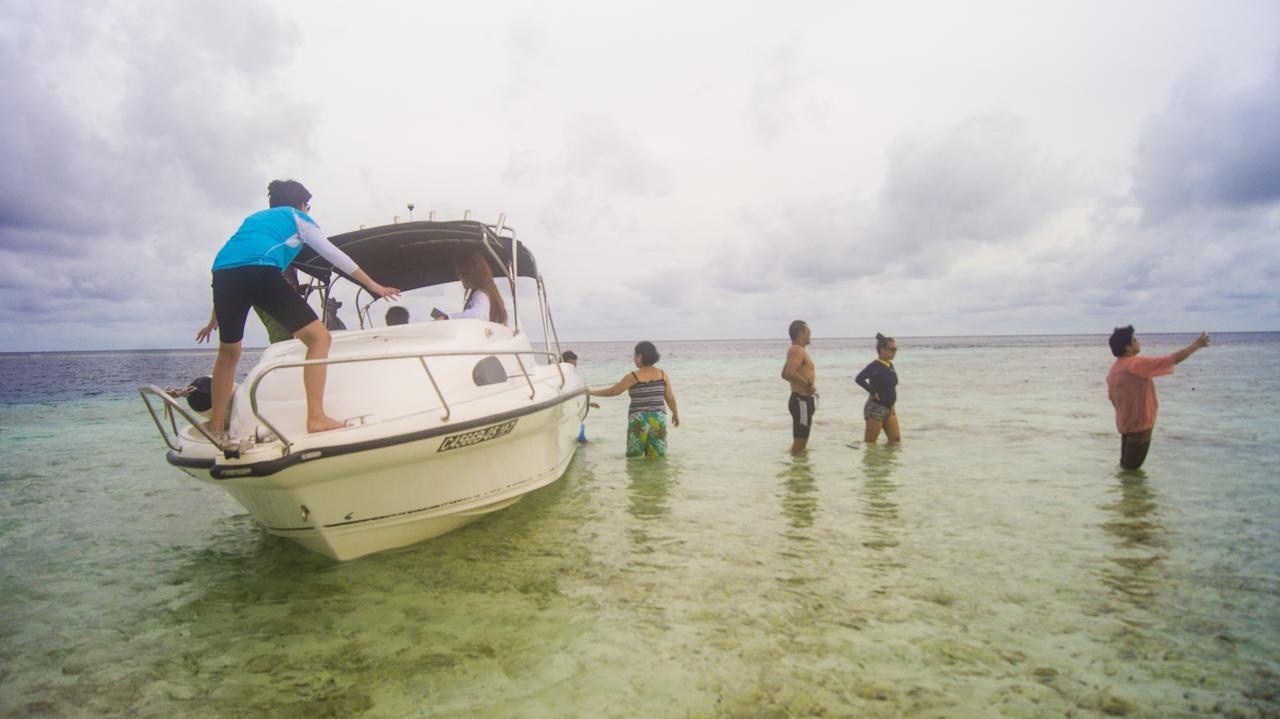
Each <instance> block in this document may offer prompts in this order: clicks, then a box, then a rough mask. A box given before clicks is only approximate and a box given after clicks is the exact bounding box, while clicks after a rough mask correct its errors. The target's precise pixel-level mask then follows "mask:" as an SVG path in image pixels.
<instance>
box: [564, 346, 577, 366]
mask: <svg viewBox="0 0 1280 719" xmlns="http://www.w3.org/2000/svg"><path fill="white" fill-rule="evenodd" d="M560 361H561V362H568V363H569V364H571V365H573V366H574V367H577V366H578V353H577V352H574V351H573V350H565V351H564V354H562V355H560Z"/></svg>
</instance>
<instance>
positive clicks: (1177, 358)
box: [1173, 332, 1209, 364]
mask: <svg viewBox="0 0 1280 719" xmlns="http://www.w3.org/2000/svg"><path fill="white" fill-rule="evenodd" d="M1208 346H1209V333H1207V332H1201V333H1200V336H1199V337H1197V338H1195V340H1194V341H1193V342H1192V343H1191V344H1189V345H1187V346H1186V347H1183V348H1182V349H1180V350H1178V351H1177V352H1174V353H1173V362H1174V364H1177V363H1179V362H1181V361H1182V360H1184V359H1186V358H1188V357H1190V356H1191V355H1193V354H1195V353H1196V350H1198V349H1200V348H1201V347H1208Z"/></svg>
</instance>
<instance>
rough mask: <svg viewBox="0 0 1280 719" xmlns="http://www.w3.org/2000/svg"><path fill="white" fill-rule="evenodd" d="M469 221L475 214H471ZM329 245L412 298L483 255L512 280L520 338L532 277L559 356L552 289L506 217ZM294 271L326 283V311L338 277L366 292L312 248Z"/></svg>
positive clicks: (345, 238) (355, 236) (375, 230)
mask: <svg viewBox="0 0 1280 719" xmlns="http://www.w3.org/2000/svg"><path fill="white" fill-rule="evenodd" d="M432 214H433V215H434V213H432ZM469 216H470V212H468V213H467V217H469ZM329 241H330V242H332V243H333V244H334V246H336V247H337V248H338V249H340V250H342V251H343V252H345V253H347V255H349V256H350V257H351V259H352V260H355V263H356V264H357V265H359V266H360V269H362V270H364V271H365V272H367V273H368V274H369V276H370V277H374V278H376V279H377V280H378V282H380V283H382V284H384V285H388V286H391V287H398V288H400V289H401V290H402V291H406V292H407V291H409V290H416V289H418V288H420V287H432V286H434V285H442V284H446V283H449V282H456V281H457V280H458V275H457V273H456V271H455V270H454V266H453V260H454V258H455V257H457V256H458V255H460V254H462V253H464V252H468V251H473V250H478V251H479V252H480V254H481V256H483V257H484V258H485V259H486V260H488V262H489V268H490V270H492V272H493V275H494V277H505V278H506V279H507V284H508V286H509V288H510V290H511V303H512V307H511V317H512V326H513V328H514V329H515V330H516V331H517V332H519V331H520V313H519V304H518V303H519V298H518V295H517V293H516V279H517V278H519V277H528V278H531V279H533V280H534V281H536V283H537V288H538V304H539V310H540V314H541V316H542V324H543V336H544V337H545V338H546V347H547V350H548V351H550V350H551V349H552V347H553V346H554V348H555V351H556V352H557V354H558V353H559V349H560V341H559V338H558V337H556V334H555V324H554V321H552V320H551V309H550V308H549V307H548V306H547V299H546V287H545V285H544V284H543V282H542V275H541V274H539V273H538V263H537V261H536V260H534V258H533V253H531V252H529V248H527V247H525V246H524V245H523V244H521V243H520V241H519V240H517V239H516V232H515V230H514V229H513V228H510V227H507V226H506V215H499V216H498V222H497V224H493V225H490V224H486V223H483V222H477V221H475V220H471V219H464V220H456V221H451V222H436V221H434V220H430V221H422V222H401V223H396V224H391V225H382V226H380V227H369V228H363V229H359V230H355V231H353V232H345V233H343V234H340V235H334V236H333V237H330V238H329ZM292 266H293V267H295V268H297V269H298V270H299V271H300V272H304V273H306V274H308V275H310V276H312V277H314V278H316V280H318V281H319V282H320V285H321V288H320V291H321V302H322V305H321V306H324V304H325V303H326V302H327V301H328V299H329V289H330V287H331V286H332V283H333V281H334V279H335V275H336V276H338V277H343V278H345V279H347V280H348V281H350V282H352V284H354V285H356V287H359V288H361V290H363V286H362V285H360V283H359V282H356V281H355V280H354V279H352V278H350V277H347V276H346V275H345V274H344V273H342V272H341V271H339V270H338V269H337V268H335V267H334V266H333V265H332V264H330V263H329V261H328V260H326V259H324V258H323V257H321V256H320V255H318V254H317V253H316V251H315V250H313V249H311V248H310V247H308V246H306V245H304V246H303V248H302V251H301V252H299V253H298V256H297V257H296V258H295V259H294V261H293V265H292ZM357 295H358V293H357ZM364 320H365V318H364V315H363V314H362V315H361V316H360V323H361V326H364Z"/></svg>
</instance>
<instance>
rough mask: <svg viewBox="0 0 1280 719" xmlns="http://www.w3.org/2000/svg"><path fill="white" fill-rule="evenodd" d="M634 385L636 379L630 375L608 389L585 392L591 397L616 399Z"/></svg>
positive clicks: (627, 374)
mask: <svg viewBox="0 0 1280 719" xmlns="http://www.w3.org/2000/svg"><path fill="white" fill-rule="evenodd" d="M635 383H636V378H635V377H634V376H633V375H632V374H631V373H630V372H628V373H626V374H625V375H623V376H622V379H620V380H618V383H617V384H615V385H614V386H612V387H610V388H608V389H591V390H587V392H588V393H589V394H590V395H591V396H592V397H617V396H618V395H620V394H622V393H623V392H626V391H627V390H628V389H631V385H633V384H635Z"/></svg>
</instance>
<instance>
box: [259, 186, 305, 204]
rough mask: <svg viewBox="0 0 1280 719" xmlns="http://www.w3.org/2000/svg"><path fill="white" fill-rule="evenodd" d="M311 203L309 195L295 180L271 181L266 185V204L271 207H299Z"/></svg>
mask: <svg viewBox="0 0 1280 719" xmlns="http://www.w3.org/2000/svg"><path fill="white" fill-rule="evenodd" d="M308 202H311V193H310V192H307V188H305V187H303V186H302V183H301V182H298V181H297V180H272V181H271V184H270V185H267V203H268V204H269V205H270V206H271V207H301V206H302V205H305V204H307V203H308Z"/></svg>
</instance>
